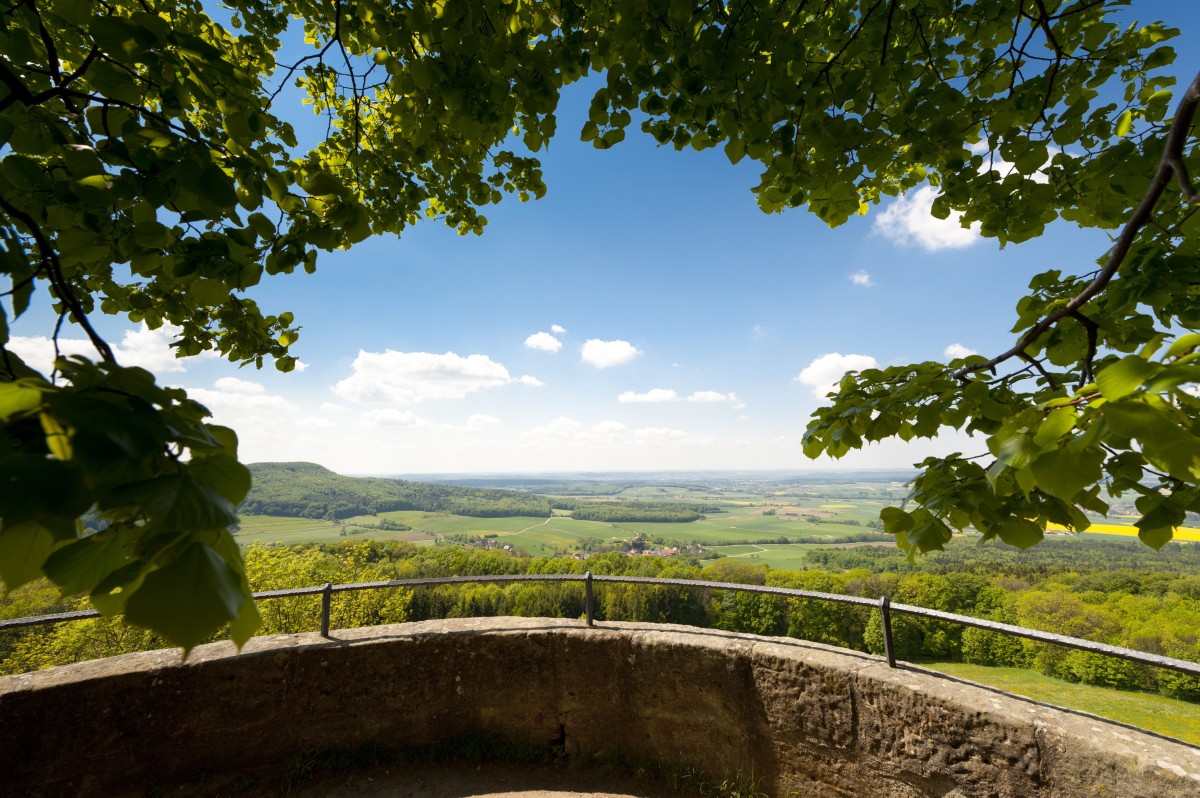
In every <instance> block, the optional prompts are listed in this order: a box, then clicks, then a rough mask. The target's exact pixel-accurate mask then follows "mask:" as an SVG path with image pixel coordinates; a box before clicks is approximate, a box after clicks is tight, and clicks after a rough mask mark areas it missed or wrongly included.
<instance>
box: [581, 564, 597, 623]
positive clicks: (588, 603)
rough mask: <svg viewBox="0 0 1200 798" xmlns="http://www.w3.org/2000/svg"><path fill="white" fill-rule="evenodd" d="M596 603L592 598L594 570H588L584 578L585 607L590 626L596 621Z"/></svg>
mask: <svg viewBox="0 0 1200 798" xmlns="http://www.w3.org/2000/svg"><path fill="white" fill-rule="evenodd" d="M595 607H596V605H595V603H594V599H593V598H592V572H591V571H588V572H587V573H586V574H585V575H584V579H583V608H584V612H586V613H587V623H588V626H592V625H593V624H594V623H595V621H596V609H595Z"/></svg>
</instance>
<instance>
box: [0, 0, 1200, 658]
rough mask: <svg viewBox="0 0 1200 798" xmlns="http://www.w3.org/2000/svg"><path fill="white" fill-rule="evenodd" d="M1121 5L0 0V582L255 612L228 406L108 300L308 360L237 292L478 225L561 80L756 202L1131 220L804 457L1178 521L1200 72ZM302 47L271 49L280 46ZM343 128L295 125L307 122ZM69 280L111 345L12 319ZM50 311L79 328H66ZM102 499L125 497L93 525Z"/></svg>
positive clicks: (978, 503) (177, 620) (220, 615)
mask: <svg viewBox="0 0 1200 798" xmlns="http://www.w3.org/2000/svg"><path fill="white" fill-rule="evenodd" d="M1125 5H1128V3H1126V2H1123V0H977V1H976V2H964V1H963V0H920V2H914V0H839V1H837V2H831V1H830V0H826V1H825V2H810V1H809V0H786V2H785V1H780V2H771V1H770V0H731V2H727V3H723V2H716V3H714V2H704V3H700V2H698V1H697V0H653V1H651V2H647V0H595V1H594V2H592V1H591V0H582V2H559V1H558V0H545V1H535V2H527V1H524V0H472V2H466V1H465V0H436V1H434V2H428V1H426V0H412V2H407V3H395V2H382V0H334V2H332V3H328V2H313V1H312V0H227V2H226V3H225V4H223V5H222V7H221V9H220V10H219V13H218V10H217V9H216V8H215V7H212V6H206V5H205V4H203V3H201V2H198V1H197V0H171V1H170V2H162V1H161V0H139V1H138V2H133V0H14V2H13V3H10V4H9V5H8V7H7V8H6V10H5V11H4V12H3V14H0V272H3V273H4V274H5V275H6V276H7V277H8V280H9V283H8V288H7V289H6V290H5V291H4V295H5V297H7V304H6V305H5V306H4V307H3V308H2V311H3V315H0V423H2V424H3V434H2V435H0V519H3V527H2V528H0V579H2V580H3V582H4V584H5V585H6V586H7V587H9V588H11V587H13V586H16V585H20V584H22V583H24V582H26V581H28V580H30V579H32V578H34V577H36V576H38V575H40V574H45V575H46V576H48V577H50V578H51V579H52V580H53V581H54V582H55V583H57V584H58V585H59V586H60V587H61V588H62V589H63V590H65V591H71V592H85V593H89V594H90V595H91V600H92V602H93V604H94V605H95V606H96V607H98V608H99V609H101V611H103V612H105V613H109V614H113V613H120V612H124V614H125V616H126V618H127V619H128V620H129V621H131V622H134V623H138V624H142V625H145V626H148V627H150V628H152V629H154V630H156V631H158V632H160V633H161V634H163V635H164V636H165V637H166V638H167V639H170V640H172V641H174V642H177V643H179V644H181V645H184V646H191V645H193V644H195V643H197V642H199V641H201V640H203V639H206V638H207V637H208V636H209V635H210V634H211V633H212V632H213V631H214V630H215V629H217V628H219V627H221V626H223V625H225V624H227V623H228V624H230V625H231V626H232V631H233V637H234V639H235V640H237V641H242V640H245V639H246V638H247V637H248V636H249V635H250V634H252V633H253V630H254V629H255V628H256V626H257V624H258V616H257V611H256V610H255V608H254V605H253V602H252V600H251V599H250V597H249V587H248V583H247V580H246V578H245V573H244V568H243V565H242V560H241V556H240V554H239V552H238V548H237V546H236V544H235V543H234V541H233V539H232V537H231V536H230V534H229V532H228V529H227V528H228V526H229V525H230V524H231V523H233V521H234V520H235V511H234V508H235V507H236V506H237V505H238V504H239V503H240V502H241V501H243V500H244V499H245V497H246V494H247V491H248V490H249V487H250V475H249V472H248V471H247V469H246V468H245V467H244V466H243V465H241V464H240V463H239V462H238V460H237V438H236V436H235V434H234V433H233V431H231V430H228V429H225V428H222V427H219V426H215V425H212V424H209V423H206V422H205V418H206V417H207V416H208V413H207V411H206V410H205V408H203V407H202V406H200V405H199V404H197V403H196V402H194V401H192V400H189V399H188V398H187V396H186V395H185V394H184V392H182V391H180V390H178V389H170V388H163V387H161V386H158V385H157V384H156V383H155V380H154V378H153V376H152V375H150V374H149V373H147V372H145V371H143V370H141V369H137V368H128V367H122V366H120V365H119V364H118V363H117V362H116V359H115V357H114V356H113V351H112V348H111V347H110V346H109V345H108V344H107V343H106V342H105V341H104V340H103V338H102V337H101V336H100V335H98V334H97V332H96V331H95V329H94V328H93V326H92V325H91V324H90V322H89V316H90V315H91V314H94V313H95V312H97V311H100V312H102V313H109V314H118V315H122V316H124V317H125V318H127V319H129V320H131V321H135V322H139V321H140V322H145V323H146V324H147V325H148V326H149V327H151V328H157V327H159V326H161V325H163V324H166V323H170V324H172V325H176V326H178V327H179V328H181V332H180V334H179V338H178V340H177V341H176V342H175V346H176V348H177V352H178V354H179V356H181V357H186V356H190V355H196V354H199V353H201V352H212V351H215V352H218V353H220V354H221V355H222V356H224V357H226V358H228V359H230V360H232V361H234V362H238V363H242V364H251V363H252V364H255V365H258V366H262V365H264V364H265V363H268V362H273V363H274V365H275V367H276V368H278V369H280V370H282V371H288V370H290V369H292V368H294V366H295V362H296V361H295V358H294V356H293V355H291V354H289V347H290V346H291V345H292V344H293V343H294V342H295V341H296V340H297V336H298V334H299V333H298V331H299V328H298V326H297V321H296V319H295V318H293V316H292V314H290V313H288V312H275V311H274V310H269V311H264V310H262V309H260V308H259V307H258V306H257V304H256V303H255V302H253V301H251V300H250V299H248V298H247V297H246V296H245V295H244V291H245V289H247V288H248V287H250V286H253V285H255V284H257V283H258V282H259V281H260V280H263V279H265V278H267V277H269V276H271V275H275V274H279V273H289V272H293V271H295V270H297V269H299V268H303V269H305V270H306V271H309V272H311V271H313V270H314V269H315V268H316V264H317V256H318V253H319V252H320V251H330V250H334V249H338V248H344V247H349V246H352V245H353V244H355V243H357V242H359V241H361V240H362V239H364V238H366V237H367V236H369V235H372V234H383V233H400V232H402V231H403V230H405V229H406V228H408V227H409V226H410V225H412V224H415V223H416V222H418V221H419V220H421V219H422V218H430V219H439V220H441V221H443V222H444V223H445V224H448V225H450V226H452V227H454V228H457V229H458V230H459V231H460V232H462V233H479V232H481V231H482V229H483V227H484V225H485V224H486V221H487V220H486V218H485V216H484V215H483V213H482V210H483V209H484V208H485V207H486V206H488V205H490V204H494V203H496V202H499V201H500V200H501V199H502V198H503V197H504V196H505V195H506V194H517V195H518V196H519V197H520V198H521V199H527V198H529V197H540V196H542V194H543V193H544V192H545V191H546V186H545V185H544V183H543V181H542V176H541V172H540V167H539V163H538V160H537V153H538V152H539V151H540V150H542V149H543V148H544V147H545V146H546V144H547V142H548V141H549V140H550V139H551V137H552V136H553V135H554V134H555V132H556V116H555V109H556V107H557V103H558V100H559V93H560V91H561V90H562V88H563V87H564V86H566V85H568V84H570V83H573V82H575V81H578V80H579V79H581V78H582V77H584V76H587V75H589V74H593V73H599V74H600V75H602V76H603V79H602V80H601V81H600V84H599V88H598V89H597V90H596V92H595V94H594V96H593V97H592V101H591V110H590V114H589V120H588V122H587V123H586V124H585V125H584V126H583V128H582V130H580V131H578V135H580V136H581V137H582V139H584V140H585V141H591V142H592V143H593V144H594V145H595V146H596V147H598V148H601V149H605V148H609V147H612V146H614V145H616V144H618V143H619V142H620V141H621V140H622V139H623V138H624V137H625V135H626V131H627V130H628V129H629V128H630V126H633V125H636V126H637V127H639V128H640V129H641V130H642V131H643V132H645V133H647V134H649V135H651V136H653V137H654V139H655V140H656V141H658V142H659V143H660V144H662V145H665V146H671V147H674V148H675V149H684V148H694V149H706V148H711V147H720V148H722V149H723V151H724V152H725V154H726V155H727V156H728V157H729V159H730V160H731V161H732V162H734V163H736V162H738V161H741V160H742V159H749V160H751V161H754V162H757V163H758V164H759V165H760V167H761V181H760V183H759V184H758V185H757V186H756V187H755V188H754V193H755V197H756V200H757V202H758V205H759V206H760V207H761V208H762V209H763V210H764V211H768V212H775V211H781V210H784V209H787V208H793V207H807V208H808V209H809V210H811V211H812V212H813V213H815V214H817V215H818V216H819V217H820V218H821V219H823V220H824V221H826V222H827V223H829V224H830V225H837V224H840V223H842V222H844V221H846V220H847V219H848V218H849V217H851V216H853V215H855V214H860V213H865V212H867V211H868V210H869V209H870V208H871V207H872V206H873V205H875V204H877V203H879V202H880V201H881V199H882V198H884V197H889V196H896V195H898V194H900V193H901V192H904V191H906V190H908V189H912V188H915V187H918V186H921V185H923V184H926V183H928V184H929V185H932V186H934V187H935V188H936V190H937V192H938V198H937V200H936V201H935V203H934V213H935V214H937V215H940V216H943V217H948V216H949V215H950V214H952V213H958V214H961V221H962V223H963V224H973V223H976V222H978V223H979V225H980V229H981V230H982V233H983V234H984V235H985V236H988V237H992V238H995V239H997V240H998V241H1000V242H1001V243H1017V242H1021V241H1024V240H1027V239H1030V238H1033V237H1036V236H1038V235H1040V234H1041V233H1042V231H1043V230H1044V229H1045V226H1046V225H1047V224H1049V223H1051V222H1053V221H1054V220H1056V219H1065V220H1068V221H1071V222H1074V223H1076V224H1079V225H1082V226H1087V227H1097V228H1102V229H1107V230H1114V231H1119V233H1117V235H1116V238H1115V239H1114V244H1113V246H1112V248H1111V250H1110V251H1109V252H1108V253H1096V255H1098V256H1101V257H1100V260H1099V264H1100V265H1099V268H1096V267H1095V266H1093V265H1092V264H1090V263H1089V264H1083V263H1081V264H1080V265H1079V268H1078V272H1077V273H1074V274H1068V273H1063V272H1060V271H1050V272H1046V273H1044V274H1041V275H1039V276H1038V277H1036V278H1034V280H1033V282H1032V283H1031V286H1030V292H1029V294H1028V295H1027V296H1026V297H1025V298H1023V299H1022V300H1021V301H1020V303H1019V304H1018V307H1017V322H1016V325H1015V327H1014V333H1015V334H1016V335H1017V336H1018V337H1017V340H1016V341H1015V344H1014V346H1013V347H1012V348H1011V349H1010V350H1009V351H1007V352H1004V353H999V354H997V355H996V356H995V357H992V358H987V357H983V356H972V357H970V358H966V359H963V360H959V361H955V362H953V363H950V364H943V363H921V364H914V365H911V366H904V367H893V368H889V369H881V370H875V369H872V370H869V371H864V372H862V373H860V374H857V375H850V376H848V377H847V378H845V379H844V380H843V381H842V383H841V387H840V389H839V391H838V393H837V395H836V396H835V397H834V398H833V399H832V401H831V404H830V405H829V406H828V407H826V408H824V409H822V410H820V411H818V412H817V413H816V415H815V416H814V418H813V421H812V423H811V424H810V427H809V430H808V433H807V435H806V440H805V445H804V451H805V453H806V454H808V455H810V456H818V455H821V454H830V455H833V456H841V455H843V454H845V453H846V452H848V451H849V450H851V449H854V448H857V447H860V446H862V445H864V443H865V442H869V441H874V440H880V439H883V438H888V437H893V436H898V437H901V438H904V439H910V438H912V437H931V436H933V435H935V434H937V433H938V431H940V430H942V429H944V428H948V427H954V428H960V429H965V430H967V431H970V432H974V433H978V434H979V435H981V436H983V437H984V438H986V440H987V448H988V450H989V452H988V454H987V455H986V456H984V457H982V458H980V457H967V456H964V455H961V454H956V455H950V456H948V457H944V458H935V459H930V460H927V461H926V462H925V463H923V464H922V467H923V472H922V475H921V476H920V477H919V478H918V479H917V480H916V481H915V483H914V488H913V493H912V497H911V498H912V500H913V502H914V504H915V507H914V509H912V510H911V511H910V510H901V509H893V510H889V511H886V512H885V514H884V522H885V525H886V528H887V529H888V530H889V531H891V532H894V533H895V534H896V537H897V540H898V541H899V542H900V544H901V546H903V547H905V548H908V549H911V550H921V551H926V550H929V549H935V548H939V547H940V546H941V544H942V543H943V542H944V541H945V540H947V539H948V538H949V536H950V534H951V529H952V528H960V529H961V528H964V527H966V526H968V525H969V526H973V527H974V528H976V529H978V530H979V531H980V532H982V533H983V534H984V535H985V536H987V537H999V538H1001V539H1003V540H1006V541H1008V542H1011V543H1014V544H1017V545H1021V546H1028V545H1032V544H1033V543H1035V542H1037V541H1038V540H1040V538H1041V535H1042V530H1043V529H1044V527H1045V525H1046V523H1047V522H1056V523H1061V524H1064V525H1066V526H1068V527H1070V528H1073V529H1083V528H1086V526H1087V524H1088V521H1087V518H1086V516H1085V515H1084V514H1083V511H1084V510H1094V511H1100V512H1102V511H1103V510H1104V509H1105V507H1106V505H1105V504H1104V500H1103V498H1102V497H1103V495H1104V494H1105V492H1109V493H1118V494H1119V493H1122V492H1129V491H1133V492H1137V493H1138V494H1140V497H1139V499H1138V508H1139V510H1140V511H1141V512H1142V514H1143V516H1144V517H1143V519H1142V520H1141V521H1140V522H1139V526H1140V528H1141V533H1142V539H1143V540H1144V541H1145V542H1147V543H1148V544H1150V545H1153V546H1161V545H1162V544H1163V543H1164V542H1165V541H1167V540H1169V539H1170V537H1171V529H1172V527H1173V526H1174V525H1178V524H1179V523H1180V522H1181V521H1182V519H1183V516H1184V513H1185V512H1186V511H1187V510H1200V488H1198V487H1197V484H1198V483H1200V427H1198V422H1200V418H1198V412H1197V410H1198V406H1197V403H1198V402H1200V399H1197V398H1196V396H1194V395H1193V393H1191V392H1190V391H1191V390H1192V386H1194V384H1195V383H1197V382H1200V370H1198V368H1197V366H1196V365H1195V362H1196V358H1198V357H1200V353H1197V351H1196V348H1197V346H1200V334H1198V333H1196V332H1193V330H1195V329H1196V328H1197V325H1198V323H1200V316H1198V314H1200V308H1198V307H1197V303H1196V293H1197V291H1198V290H1200V289H1197V287H1196V286H1198V285H1200V274H1198V270H1200V259H1198V257H1197V256H1198V254H1200V253H1197V251H1196V250H1197V242H1198V241H1200V237H1198V236H1197V235H1196V230H1195V229H1194V228H1195V226H1196V225H1197V224H1200V222H1197V221H1196V220H1195V219H1193V212H1194V205H1195V203H1196V202H1197V201H1198V198H1197V194H1196V191H1195V189H1194V186H1193V184H1192V182H1191V179H1190V176H1189V166H1188V165H1189V164H1192V165H1193V166H1194V150H1195V139H1194V137H1193V136H1192V134H1191V128H1192V120H1193V115H1194V112H1195V106H1196V103H1197V101H1198V100H1200V83H1193V84H1192V85H1191V86H1189V87H1187V88H1186V89H1185V90H1184V91H1183V92H1182V93H1180V94H1174V93H1173V92H1172V90H1171V88H1170V86H1171V83H1172V81H1171V78H1170V77H1169V76H1168V75H1166V74H1165V72H1164V67H1166V66H1167V65H1169V64H1170V63H1171V62H1172V61H1173V59H1174V52H1173V50H1172V49H1171V48H1170V47H1169V46H1168V45H1167V44H1165V42H1166V41H1168V40H1169V39H1170V38H1171V37H1172V36H1173V35H1175V31H1173V30H1172V29H1170V28H1169V27H1167V26H1165V25H1163V24H1149V25H1133V26H1129V25H1121V24H1118V22H1117V21H1116V20H1115V19H1114V14H1115V12H1117V11H1119V9H1120V7H1122V6H1125ZM284 53H286V54H287V56H286V57H285V56H284V55H282V54H284ZM298 98H302V99H303V102H305V103H308V104H309V105H310V107H311V111H314V112H316V113H317V114H320V115H322V116H324V117H326V118H327V120H328V126H327V134H326V135H325V137H324V138H323V140H321V141H320V142H318V143H317V144H316V145H315V146H312V147H307V146H303V147H302V146H300V145H299V144H298V142H297V137H296V134H295V131H294V130H293V127H292V125H291V124H290V122H289V119H291V118H295V116H296V114H297V113H300V112H302V110H301V109H298V108H297V105H298V103H297V102H296V100H297V99H298ZM37 290H46V291H48V292H49V295H50V297H51V298H52V301H53V302H54V307H55V308H56V309H57V311H58V313H59V326H61V324H62V323H63V322H65V321H70V322H73V323H74V324H77V325H79V326H80V327H81V328H82V329H83V330H84V332H85V333H86V334H87V336H88V338H89V339H90V340H91V341H92V343H93V345H94V347H95V350H96V353H95V357H94V358H91V359H85V358H80V357H73V358H64V359H59V360H58V361H57V363H56V367H55V369H56V373H54V374H41V373H38V372H37V371H35V370H34V369H32V368H30V367H29V366H27V365H26V364H24V363H23V362H21V360H20V358H18V357H17V356H16V354H15V353H14V352H12V351H10V350H9V349H8V348H5V347H4V344H5V342H6V341H7V340H8V334H7V320H9V319H14V318H18V317H20V316H21V315H22V314H23V313H24V312H25V311H26V310H27V308H28V307H29V304H30V300H31V296H32V294H33V292H34V291H37ZM55 336H57V328H56V329H55ZM89 508H95V509H96V510H98V511H99V512H100V513H101V514H102V515H103V516H104V517H105V518H106V519H108V520H109V522H110V523H109V525H108V526H107V527H106V528H105V529H104V530H103V531H102V532H99V533H94V534H87V535H86V536H85V534H84V531H83V527H82V526H81V524H80V523H79V521H78V517H79V516H80V515H81V514H82V513H83V512H85V511H86V510H88V509H89Z"/></svg>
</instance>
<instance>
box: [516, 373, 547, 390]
mask: <svg viewBox="0 0 1200 798" xmlns="http://www.w3.org/2000/svg"><path fill="white" fill-rule="evenodd" d="M517 382H519V383H521V384H522V385H528V386H529V387H530V388H541V387H542V386H543V385H545V384H546V383H544V382H542V381H541V380H539V379H538V378H537V377H534V376H532V375H529V374H522V375H521V377H520V379H518V380H517Z"/></svg>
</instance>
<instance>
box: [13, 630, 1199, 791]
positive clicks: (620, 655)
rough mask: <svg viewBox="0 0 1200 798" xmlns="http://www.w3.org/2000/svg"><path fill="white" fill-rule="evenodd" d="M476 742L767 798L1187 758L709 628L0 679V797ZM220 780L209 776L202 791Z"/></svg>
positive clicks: (389, 640) (846, 655)
mask: <svg viewBox="0 0 1200 798" xmlns="http://www.w3.org/2000/svg"><path fill="white" fill-rule="evenodd" d="M478 732H485V733H488V734H492V735H497V736H499V737H502V738H506V739H511V740H514V741H521V742H527V743H534V744H536V745H539V746H545V747H555V748H556V749H557V750H562V751H564V752H565V753H566V755H567V756H569V757H571V758H574V759H578V760H581V761H586V760H591V759H593V758H608V757H616V756H619V757H624V758H625V759H626V760H627V761H635V762H654V763H658V764H659V765H660V766H668V767H669V766H683V767H691V768H694V769H696V770H697V771H699V772H701V773H704V774H706V775H707V776H708V777H709V778H710V779H711V780H713V781H717V782H719V781H721V780H723V779H728V778H734V777H737V776H739V775H740V776H741V777H742V778H743V779H752V780H753V781H754V782H756V783H757V784H758V786H759V788H760V789H763V790H765V791H767V792H769V793H771V794H774V795H781V796H782V795H800V796H805V798H808V796H812V798H823V797H824V796H854V797H855V798H873V797H876V796H877V797H878V798H966V797H967V796H979V797H980V798H982V797H983V796H995V797H996V798H1017V797H1018V796H1020V797H1021V798H1024V796H1045V798H1059V797H1060V796H1104V795H1108V796H1122V797H1125V796H1147V798H1150V796H1153V798H1184V797H1185V796H1187V798H1194V796H1196V795H1198V794H1200V750H1198V749H1195V748H1191V747H1189V746H1186V745H1182V744H1180V743H1176V742H1173V741H1170V740H1166V739H1163V738H1159V737H1156V736H1154V735H1150V734H1146V733H1142V732H1138V731H1135V730H1132V729H1128V728H1126V727H1124V726H1120V725H1118V724H1112V723H1108V722H1105V721H1101V720H1098V719H1096V718H1093V717H1090V716H1087V715H1082V714H1079V713H1071V712H1066V711H1062V710H1056V709H1052V708H1049V707H1045V706H1042V705H1039V704H1036V703H1034V702H1030V701H1026V700H1023V699H1019V698H1015V697H1013V696H1008V695H1005V694H1003V693H1000V692H998V691H995V690H990V689H987V688H982V687H979V686H976V685H972V684H969V683H966V682H962V681H959V680H954V679H950V678H947V677H944V676H942V675H940V674H935V673H933V672H928V671H923V670H922V669H919V668H913V667H904V668H900V669H895V670H892V669H889V668H888V667H887V666H886V664H885V663H883V662H882V661H881V660H879V659H878V658H875V657H870V656H867V655H862V654H857V653H855V652H850V651H845V650H841V649H834V648H830V647H826V646H821V645H818V644H814V643H805V642H802V641H793V640H787V639H778V638H761V637H754V636H750V635H738V634H732V633H728V632H721V631H718V630H706V629H693V628H689V627H678V626H666V625H647V624H623V623H611V624H603V625H600V626H597V627H594V628H587V627H585V626H583V624H582V623H581V622H579V621H571V620H553V619H530V618H475V619H459V620H448V621H430V622H425V623H414V624H401V625H396V626H386V627H376V628H372V629H354V630H343V631H337V632H334V633H333V638H332V639H330V640H326V639H323V638H321V637H320V636H318V635H311V634H310V635H289V636H278V637H267V638H257V639H255V640H252V641H251V642H250V643H249V644H248V645H247V646H246V648H245V649H244V651H243V652H242V653H241V654H240V655H239V654H237V653H236V652H235V651H234V650H233V648H232V646H230V645H228V644H215V645H211V646H202V647H200V648H198V649H197V650H196V651H194V652H193V654H192V656H191V657H190V658H189V659H188V661H187V662H181V661H180V658H179V655H178V654H177V653H175V652H149V653H144V654H132V655H129V656H125V657H116V658H113V659H109V660H101V661H97V662H89V663H82V664H80V665H73V666H67V667H63V668H54V669H51V670H48V671H42V672H39V673H32V674H24V675H21V676H11V677H2V678H0V756H2V758H3V760H4V764H3V771H4V773H3V779H4V784H3V787H2V788H0V790H9V791H11V794H13V795H26V796H64V795H120V794H130V795H135V794H144V793H145V792H146V791H147V790H148V789H151V788H154V787H156V786H158V787H161V788H169V787H171V786H173V785H179V784H192V785H195V784H201V783H205V784H212V785H216V784H226V785H228V784H230V783H231V781H232V780H233V779H234V778H235V777H236V776H238V775H239V774H243V773H249V772H257V771H264V770H271V769H272V768H274V769H275V770H276V771H278V770H280V769H285V768H286V767H287V766H288V765H289V764H290V763H293V762H295V760H296V757H297V755H298V754H300V753H305V752H314V751H322V750H328V749H332V748H338V749H346V748H352V747H354V746H356V745H359V744H363V743H372V744H376V745H381V746H384V747H388V748H394V749H406V748H413V747H419V746H422V745H428V744H432V743H436V742H439V741H447V740H455V739H460V738H463V737H466V736H468V735H470V734H472V733H478ZM214 789H215V788H214Z"/></svg>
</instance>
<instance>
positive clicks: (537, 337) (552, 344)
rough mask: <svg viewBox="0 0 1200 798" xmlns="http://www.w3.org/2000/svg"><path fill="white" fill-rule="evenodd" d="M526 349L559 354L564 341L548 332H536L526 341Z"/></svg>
mask: <svg viewBox="0 0 1200 798" xmlns="http://www.w3.org/2000/svg"><path fill="white" fill-rule="evenodd" d="M525 348H526V349H537V350H540V351H542V352H557V351H558V350H560V349H562V341H560V340H558V339H557V338H555V337H554V336H553V335H551V334H550V333H548V332H535V333H534V334H533V335H531V336H529V337H528V338H526V339H525Z"/></svg>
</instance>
